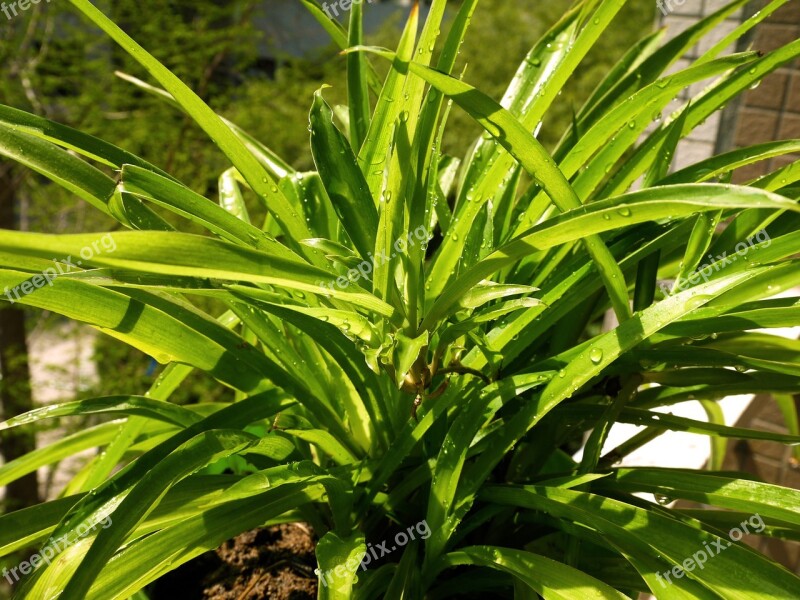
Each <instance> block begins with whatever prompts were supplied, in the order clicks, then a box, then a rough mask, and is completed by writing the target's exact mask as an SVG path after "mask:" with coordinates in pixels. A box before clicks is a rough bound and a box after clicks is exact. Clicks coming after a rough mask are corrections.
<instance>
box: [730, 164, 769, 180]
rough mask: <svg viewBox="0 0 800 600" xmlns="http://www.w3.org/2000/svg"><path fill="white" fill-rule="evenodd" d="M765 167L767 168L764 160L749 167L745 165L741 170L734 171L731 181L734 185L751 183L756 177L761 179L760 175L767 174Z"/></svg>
mask: <svg viewBox="0 0 800 600" xmlns="http://www.w3.org/2000/svg"><path fill="white" fill-rule="evenodd" d="M767 167H768V165H767V161H765V160H762V161H761V162H757V163H753V164H750V165H746V166H744V167H742V168H741V169H736V170H735V171H734V172H733V179H732V180H731V181H732V182H733V183H735V184H739V183H745V182H747V181H751V180H753V179H755V178H756V177H761V176H762V175H766V174H767V173H769V171H768V169H767Z"/></svg>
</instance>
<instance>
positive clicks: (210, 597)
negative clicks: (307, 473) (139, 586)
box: [151, 523, 317, 600]
mask: <svg viewBox="0 0 800 600" xmlns="http://www.w3.org/2000/svg"><path fill="white" fill-rule="evenodd" d="M315 544H316V542H315V539H314V534H313V531H312V530H311V528H310V527H308V526H306V525H304V524H300V523H292V524H289V525H278V526H276V527H270V528H268V529H254V530H253V531H248V532H246V533H243V534H241V535H239V536H237V537H235V538H234V539H232V540H228V541H227V542H225V543H224V544H223V545H222V546H220V547H219V548H217V549H216V550H215V551H214V552H208V553H206V554H204V555H202V556H199V557H197V558H196V559H194V560H192V561H189V562H188V563H186V564H185V565H183V566H181V567H180V568H179V569H176V570H175V571H173V572H172V573H169V574H168V575H166V576H165V577H162V578H161V579H160V580H159V581H158V582H156V585H155V586H154V588H153V589H152V590H151V598H153V600H160V599H161V598H164V599H166V598H169V599H170V600H172V599H174V598H181V599H182V600H195V599H197V600H260V599H261V598H269V599H274V600H314V599H315V598H316V597H317V577H316V575H314V569H315V568H316V558H315V556H314V546H315Z"/></svg>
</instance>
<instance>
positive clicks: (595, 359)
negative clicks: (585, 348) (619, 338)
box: [589, 348, 603, 365]
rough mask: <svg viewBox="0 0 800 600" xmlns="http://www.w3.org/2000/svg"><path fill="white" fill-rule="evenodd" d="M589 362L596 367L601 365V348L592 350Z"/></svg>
mask: <svg viewBox="0 0 800 600" xmlns="http://www.w3.org/2000/svg"><path fill="white" fill-rule="evenodd" d="M589 360H591V361H592V363H594V364H595V365H599V364H600V362H601V361H602V360H603V351H602V350H601V349H600V348H592V350H591V352H589Z"/></svg>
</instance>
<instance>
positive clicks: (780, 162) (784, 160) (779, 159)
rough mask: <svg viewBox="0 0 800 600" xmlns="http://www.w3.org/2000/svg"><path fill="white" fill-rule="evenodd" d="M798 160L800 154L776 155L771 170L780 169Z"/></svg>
mask: <svg viewBox="0 0 800 600" xmlns="http://www.w3.org/2000/svg"><path fill="white" fill-rule="evenodd" d="M798 160H800V154H784V155H783V156H776V157H775V158H773V159H772V161H771V163H770V170H772V171H774V170H775V169H780V168H781V167H785V166H786V165H790V164H792V163H793V162H797V161H798Z"/></svg>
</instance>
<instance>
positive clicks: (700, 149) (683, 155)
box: [673, 140, 714, 170]
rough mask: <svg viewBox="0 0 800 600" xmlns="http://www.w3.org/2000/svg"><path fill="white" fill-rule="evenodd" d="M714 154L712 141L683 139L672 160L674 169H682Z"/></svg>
mask: <svg viewBox="0 0 800 600" xmlns="http://www.w3.org/2000/svg"><path fill="white" fill-rule="evenodd" d="M713 154H714V144H713V142H700V141H693V140H684V141H683V142H682V143H681V144H680V146H678V150H677V152H676V157H675V160H674V162H673V165H674V166H675V169H676V170H678V169H683V168H684V167H688V166H689V165H692V164H694V163H696V162H700V161H701V160H705V159H707V158H709V157H710V156H712V155H713Z"/></svg>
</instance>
